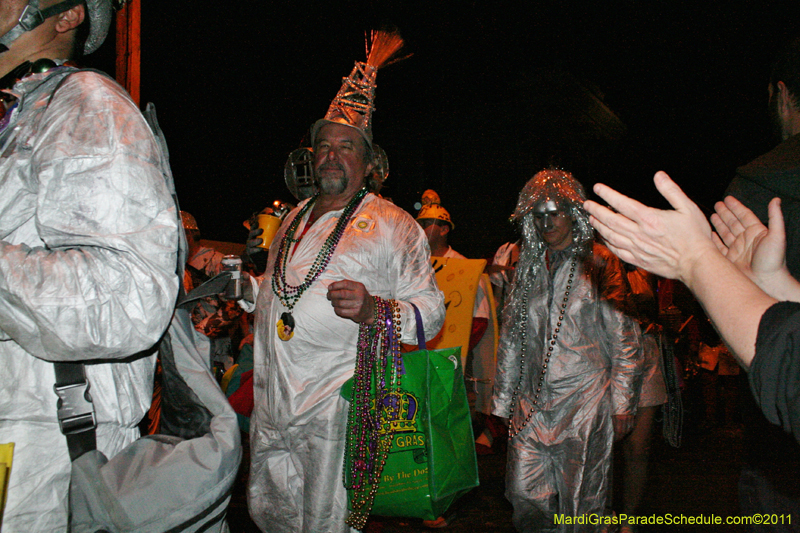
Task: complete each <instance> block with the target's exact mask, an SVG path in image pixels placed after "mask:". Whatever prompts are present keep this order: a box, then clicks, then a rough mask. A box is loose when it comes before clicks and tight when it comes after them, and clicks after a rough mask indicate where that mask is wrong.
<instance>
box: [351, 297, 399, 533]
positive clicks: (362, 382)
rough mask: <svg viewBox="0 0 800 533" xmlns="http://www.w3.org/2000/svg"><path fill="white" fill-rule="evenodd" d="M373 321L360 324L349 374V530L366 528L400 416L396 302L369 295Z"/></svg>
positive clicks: (397, 309) (397, 310)
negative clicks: (370, 323)
mask: <svg viewBox="0 0 800 533" xmlns="http://www.w3.org/2000/svg"><path fill="white" fill-rule="evenodd" d="M373 299H374V301H375V315H374V317H375V320H374V322H373V324H372V325H371V326H369V325H367V324H363V323H362V324H361V325H360V326H359V331H358V345H357V347H358V351H357V355H356V366H355V370H354V372H353V395H352V397H351V399H350V408H349V410H348V413H347V441H346V443H345V454H344V469H343V476H344V480H343V481H344V486H345V488H347V489H348V490H350V491H351V496H352V497H351V499H350V509H351V512H350V516H349V517H348V518H347V520H346V522H347V524H348V525H349V526H350V527H353V528H356V529H363V528H364V526H365V525H366V523H367V518H368V517H369V513H370V510H371V509H372V504H373V503H374V501H375V495H376V494H377V492H378V486H379V483H380V478H381V473H382V472H383V467H384V466H385V465H386V457H387V455H388V454H389V449H390V448H391V446H392V437H393V436H394V430H393V429H392V425H391V423H390V421H392V420H397V419H398V418H399V417H400V409H401V402H400V376H401V375H402V374H403V362H402V361H403V360H402V357H401V355H400V343H399V340H398V339H399V338H400V308H399V306H398V305H397V302H395V301H394V300H384V299H382V298H379V297H377V296H373Z"/></svg>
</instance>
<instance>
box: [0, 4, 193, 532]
mask: <svg viewBox="0 0 800 533" xmlns="http://www.w3.org/2000/svg"><path fill="white" fill-rule="evenodd" d="M76 4H77V5H76ZM112 18H113V14H112V7H111V2H110V1H109V0H86V1H85V2H80V3H79V2H73V1H71V0H67V1H59V0H41V1H39V0H8V1H6V0H4V1H3V2H2V3H0V77H1V78H0V87H2V89H3V91H2V93H3V96H2V98H3V100H4V102H5V103H4V105H1V106H0V108H1V109H3V110H5V111H6V113H5V115H4V116H3V118H2V120H0V152H2V156H0V369H2V371H0V442H4V443H7V442H13V443H15V444H16V447H15V449H14V458H13V467H12V469H11V477H10V484H9V487H8V501H7V505H6V508H5V516H4V517H3V525H2V527H3V531H4V532H11V531H25V532H28V531H37V532H38V531H67V529H68V516H69V501H68V499H69V498H68V496H69V486H70V476H71V468H70V467H71V463H70V454H69V452H68V448H67V440H66V437H65V436H64V435H63V434H62V433H61V430H60V428H59V418H58V415H59V413H58V409H57V407H56V405H57V402H58V401H59V396H57V395H56V392H55V390H54V384H55V383H56V376H55V370H54V366H53V362H66V363H69V362H80V363H85V373H86V378H87V380H88V383H89V394H90V395H91V397H92V401H93V406H94V411H95V416H96V422H97V427H96V429H95V434H96V445H97V450H99V451H100V452H102V453H103V454H104V455H105V456H106V457H108V458H109V459H110V458H112V457H114V456H115V455H117V454H119V453H120V452H121V451H122V450H123V449H124V448H125V447H126V446H128V445H129V444H130V443H132V442H133V441H135V440H136V439H137V438H138V437H139V428H138V424H139V422H140V421H141V419H142V417H143V416H144V415H145V413H146V412H147V409H148V408H149V407H150V401H151V398H152V393H153V371H154V368H155V357H156V355H155V353H154V352H153V351H152V350H150V348H151V347H152V346H153V345H155V344H156V342H158V340H159V338H160V337H161V335H162V334H163V332H164V330H165V329H166V328H167V326H168V325H169V321H170V317H171V316H172V311H173V309H174V306H175V300H176V298H177V294H178V283H179V278H178V275H177V273H176V267H177V265H178V239H179V233H178V232H179V227H178V216H177V208H176V206H175V202H174V200H173V199H172V196H171V194H170V191H169V188H168V186H167V181H166V180H165V178H164V174H165V172H166V171H167V170H168V168H167V165H168V162H167V159H166V155H165V154H164V153H163V151H162V150H161V147H160V145H159V142H158V139H157V138H156V137H155V136H154V135H153V132H152V130H151V129H150V127H149V126H148V124H147V122H145V119H144V117H143V116H142V113H141V112H140V111H139V109H138V107H137V106H136V104H134V103H133V101H132V100H131V99H130V97H129V96H128V95H127V93H126V92H125V90H124V89H123V88H122V87H120V86H119V85H117V84H116V83H115V82H114V81H113V80H112V79H110V78H108V77H106V76H104V75H102V74H99V73H97V72H92V71H81V70H77V69H75V68H74V67H72V66H69V62H68V60H71V59H74V58H75V57H76V56H80V54H81V52H83V53H86V54H88V53H92V52H94V51H95V50H96V49H97V48H98V47H99V46H100V45H101V44H102V42H103V40H104V39H105V37H106V33H107V31H108V28H109V26H110V24H111V21H112ZM135 354H136V355H135ZM87 433H88V432H87ZM0 507H1V506H0Z"/></svg>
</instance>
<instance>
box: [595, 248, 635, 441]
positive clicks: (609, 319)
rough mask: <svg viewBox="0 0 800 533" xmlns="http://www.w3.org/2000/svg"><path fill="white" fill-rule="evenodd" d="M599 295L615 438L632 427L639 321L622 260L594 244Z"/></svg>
mask: <svg viewBox="0 0 800 533" xmlns="http://www.w3.org/2000/svg"><path fill="white" fill-rule="evenodd" d="M594 260H595V262H596V264H597V265H598V267H599V268H598V269H597V272H598V277H597V286H598V291H599V296H600V301H599V305H600V312H599V315H598V318H599V320H600V323H601V326H600V327H599V328H598V331H599V333H600V335H599V337H600V338H599V339H598V342H601V343H602V344H603V348H604V351H605V352H606V353H608V354H609V357H610V359H611V400H612V404H613V409H614V416H613V425H614V437H615V439H621V438H622V437H624V436H625V435H627V434H628V432H630V430H631V429H632V428H633V417H634V415H635V414H636V409H637V405H638V403H639V391H640V389H641V382H642V368H643V364H644V351H643V349H642V338H641V332H640V330H639V324H638V322H637V321H636V320H635V318H634V314H633V313H632V312H631V311H632V306H631V296H632V295H631V292H630V290H629V284H628V282H627V276H626V273H625V270H624V268H623V266H622V262H621V261H620V260H619V259H618V258H617V257H616V256H614V255H613V254H611V252H609V251H608V249H606V248H605V247H603V246H600V245H595V246H594Z"/></svg>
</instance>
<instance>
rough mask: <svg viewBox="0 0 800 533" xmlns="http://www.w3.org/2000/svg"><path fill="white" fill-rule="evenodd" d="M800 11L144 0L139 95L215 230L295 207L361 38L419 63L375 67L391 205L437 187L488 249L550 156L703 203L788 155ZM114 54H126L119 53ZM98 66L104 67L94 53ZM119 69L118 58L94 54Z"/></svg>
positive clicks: (473, 245) (787, 6)
mask: <svg viewBox="0 0 800 533" xmlns="http://www.w3.org/2000/svg"><path fill="white" fill-rule="evenodd" d="M799 7H800V6H799V5H798V2H797V1H792V2H769V1H761V2H755V1H752V2H751V1H735V0H730V1H725V2H723V1H704V0H695V1H691V2H689V1H683V0H672V1H657V0H653V1H635V0H625V1H613V0H612V1H607V2H586V1H580V2H579V1H560V2H555V1H553V2H511V1H505V0H497V1H490V0H483V1H479V0H463V1H454V0H445V1H436V0H431V1H428V2H417V1H400V0H390V1H379V0H373V1H368V0H342V1H340V2H336V3H323V2H312V1H310V0H299V1H295V2H254V1H252V0H245V1H243V2H224V3H223V2H219V3H216V4H215V5H206V4H200V3H185V2H144V3H143V6H142V102H146V101H153V102H155V104H156V106H157V109H158V113H159V119H160V122H161V126H162V128H163V130H164V132H165V133H166V135H167V141H168V143H169V147H170V155H171V162H172V168H173V172H174V175H175V180H176V186H177V188H178V194H179V197H180V201H181V204H182V207H183V209H185V210H187V211H189V212H191V213H192V214H194V215H195V217H196V218H197V220H198V223H199V225H200V228H201V230H202V231H203V234H204V237H206V238H209V239H215V240H228V241H236V242H242V241H244V240H245V237H246V230H245V229H244V228H243V227H242V225H241V223H242V221H243V220H245V219H246V218H247V217H248V216H249V215H250V214H251V213H253V212H254V211H258V210H260V209H261V208H262V207H264V206H266V205H268V204H269V203H271V202H272V201H273V200H274V199H277V198H280V199H283V200H287V201H288V200H293V198H292V197H291V195H290V193H289V192H288V190H287V189H286V187H285V185H284V182H283V165H284V163H285V162H286V158H287V156H288V154H289V152H290V151H291V150H293V149H295V148H297V147H298V146H300V143H301V141H302V139H303V136H304V135H305V134H306V132H307V130H308V127H309V126H310V125H311V123H312V122H313V121H314V120H316V119H318V118H320V117H322V115H323V114H324V113H325V111H326V110H327V107H328V104H329V103H330V100H331V99H332V98H333V96H334V95H335V93H336V91H337V90H338V89H339V86H340V84H341V78H342V77H343V76H346V75H347V74H349V72H350V70H351V69H352V67H353V63H354V62H355V61H357V60H358V61H363V60H365V49H364V32H365V30H369V29H372V28H376V27H380V26H382V25H386V24H392V25H394V26H396V27H397V28H399V30H400V32H401V33H402V35H403V36H404V38H405V40H406V49H407V51H408V52H410V53H413V54H414V55H413V56H412V57H410V58H409V59H407V60H405V61H402V62H400V63H396V64H394V65H391V66H389V67H388V68H386V69H385V70H382V71H381V72H380V73H379V74H378V89H377V100H376V107H377V111H376V114H375V117H374V132H375V141H376V142H377V143H378V144H380V145H381V146H382V147H383V148H384V149H385V150H386V152H387V154H388V156H389V162H390V167H391V174H390V177H389V180H388V181H387V183H386V188H385V189H384V191H383V192H384V194H385V195H386V196H389V197H391V198H393V199H394V201H395V203H397V204H398V205H400V206H401V207H403V208H406V209H408V210H409V211H412V212H413V208H412V205H413V203H414V202H415V201H417V200H418V199H419V197H420V195H421V193H422V191H423V190H424V189H427V188H433V189H435V190H437V192H439V194H440V196H441V198H442V203H443V205H444V207H446V208H447V209H448V210H449V211H450V213H451V215H452V217H453V220H454V222H455V225H456V230H455V231H454V232H453V234H451V244H452V245H453V247H454V248H455V249H457V250H459V251H460V252H461V253H463V254H465V255H467V256H468V257H485V256H488V255H491V254H492V253H493V252H494V250H496V248H497V247H498V246H499V245H500V244H502V243H503V242H505V241H507V240H509V239H511V238H513V233H512V231H511V228H510V226H509V224H508V223H507V222H506V219H507V217H508V215H509V214H510V213H511V211H512V210H513V207H514V204H515V201H516V196H517V194H518V193H519V190H520V189H521V187H522V185H523V184H524V183H525V182H526V181H527V180H528V179H530V177H531V176H532V175H533V174H534V173H535V172H536V171H538V170H540V169H542V168H544V167H546V166H547V165H548V164H550V163H555V164H558V165H560V166H562V167H563V168H565V169H567V170H570V171H573V172H574V174H575V176H576V177H577V178H578V179H579V180H580V181H582V182H583V183H584V185H585V186H586V187H587V189H588V188H590V187H591V185H592V184H593V183H595V182H597V181H603V182H606V183H609V184H610V185H612V186H615V187H617V188H620V189H622V190H623V191H624V192H626V193H627V194H630V195H632V196H635V197H636V198H639V199H642V200H644V201H647V202H649V203H652V202H655V201H657V199H656V198H655V197H654V194H656V193H655V190H654V187H653V185H652V181H651V179H652V175H653V174H654V172H655V171H656V170H660V169H662V170H666V171H667V172H669V173H670V174H671V175H672V176H673V178H675V179H676V181H678V183H679V184H681V185H682V186H683V187H684V188H685V190H687V192H688V193H689V194H690V196H692V197H693V198H694V199H696V200H697V201H698V202H700V203H701V204H702V205H703V206H704V207H711V206H712V205H713V201H714V200H717V199H719V198H720V197H721V194H722V192H723V191H724V188H725V185H726V184H727V182H728V181H729V180H730V178H731V177H732V176H733V173H734V170H735V168H736V167H737V166H739V165H742V164H744V163H746V162H747V161H749V160H750V159H752V158H754V157H755V156H757V155H759V154H761V153H764V152H766V151H767V150H769V149H770V148H771V147H772V146H773V145H774V144H775V140H774V138H773V137H772V134H771V129H770V126H769V121H768V117H767V106H766V99H767V98H766V86H767V80H768V76H769V70H770V63H771V61H772V58H773V57H774V55H775V54H776V52H777V51H778V50H779V49H780V48H781V47H782V46H783V44H784V43H785V42H786V41H787V39H788V38H790V37H792V36H794V35H798V34H800V26H798V24H797V21H798V20H800V19H799V18H798V14H799V13H798V11H800V9H798V8H799ZM105 48H107V50H106V52H109V50H108V49H111V50H110V51H111V53H112V54H113V46H112V45H111V44H110V43H109V44H107V45H106V46H105ZM89 59H90V62H91V59H92V58H91V56H90V57H89ZM95 61H96V62H102V56H101V57H99V58H97V59H95Z"/></svg>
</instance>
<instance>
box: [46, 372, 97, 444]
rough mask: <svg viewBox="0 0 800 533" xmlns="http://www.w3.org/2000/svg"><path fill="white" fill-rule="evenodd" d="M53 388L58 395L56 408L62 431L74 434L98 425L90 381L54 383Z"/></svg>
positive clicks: (66, 433)
mask: <svg viewBox="0 0 800 533" xmlns="http://www.w3.org/2000/svg"><path fill="white" fill-rule="evenodd" d="M53 390H55V392H56V394H57V395H58V403H57V404H56V408H57V409H58V424H59V426H61V433H63V434H64V435H74V434H76V433H83V432H86V431H91V430H93V429H94V428H96V427H97V419H96V418H95V414H94V404H92V396H91V395H90V394H89V383H88V382H86V381H84V382H81V383H68V384H64V385H53Z"/></svg>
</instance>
